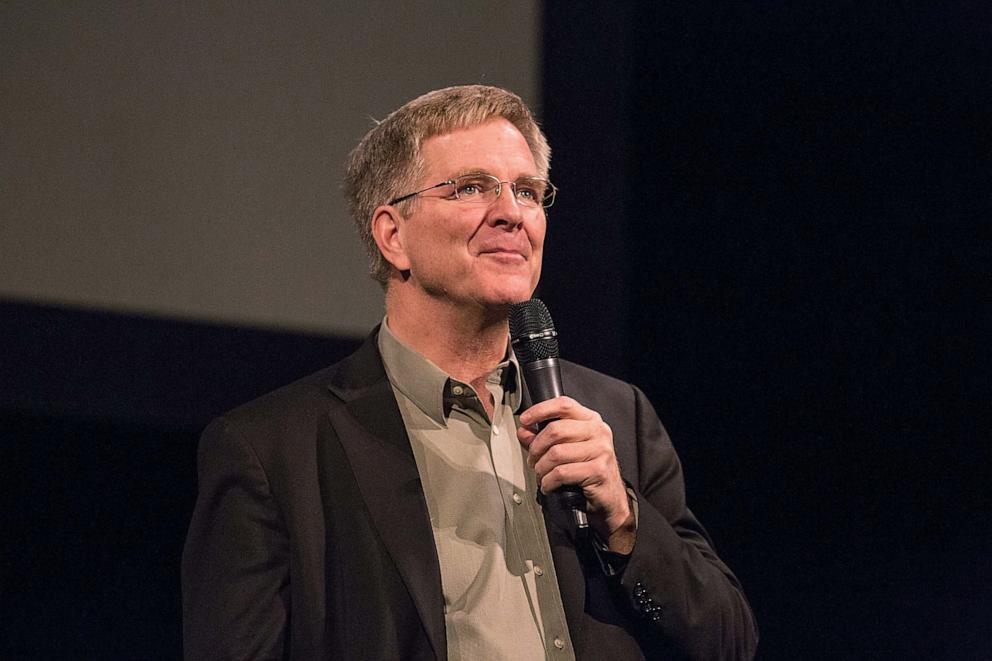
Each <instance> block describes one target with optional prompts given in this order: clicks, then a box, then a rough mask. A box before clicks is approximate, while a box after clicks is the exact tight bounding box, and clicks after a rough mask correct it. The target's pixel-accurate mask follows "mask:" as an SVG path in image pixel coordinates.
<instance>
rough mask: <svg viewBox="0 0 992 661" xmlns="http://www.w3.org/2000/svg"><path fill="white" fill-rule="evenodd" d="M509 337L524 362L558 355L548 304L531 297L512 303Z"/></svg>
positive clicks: (514, 349) (515, 351) (516, 352)
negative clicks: (521, 301) (527, 299)
mask: <svg viewBox="0 0 992 661" xmlns="http://www.w3.org/2000/svg"><path fill="white" fill-rule="evenodd" d="M509 321H510V340H511V341H512V343H513V351H514V353H515V354H516V355H517V358H518V359H519V360H520V362H522V363H532V362H534V361H537V360H544V359H545V358H557V357H558V336H557V333H556V332H555V324H554V322H553V321H551V313H550V312H548V308H547V306H545V305H544V303H543V302H542V301H541V300H540V299H538V298H532V299H530V300H529V301H524V302H523V303H516V304H514V305H512V306H510V316H509Z"/></svg>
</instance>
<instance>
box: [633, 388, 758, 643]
mask: <svg viewBox="0 0 992 661" xmlns="http://www.w3.org/2000/svg"><path fill="white" fill-rule="evenodd" d="M632 387H633V386H632ZM633 389H634V396H635V402H636V404H635V405H636V430H637V432H636V436H637V439H636V441H637V448H636V451H637V459H638V471H637V472H638V474H637V482H636V485H635V495H636V497H637V507H638V517H637V538H636V541H635V544H634V549H633V551H632V552H631V555H630V558H629V560H628V562H627V565H626V568H625V569H624V571H623V574H622V578H621V581H620V584H621V586H622V588H623V590H622V593H623V594H624V596H625V598H626V599H628V600H629V602H628V606H629V607H630V608H631V609H632V610H633V612H634V614H635V615H634V616H635V617H636V618H637V619H639V621H640V623H641V628H642V630H643V631H646V635H647V636H648V637H649V638H652V639H654V640H656V641H657V643H658V646H659V648H661V649H664V650H665V653H668V654H672V656H675V657H678V658H681V657H684V658H689V659H706V660H708V661H710V660H716V659H751V658H753V657H754V654H755V649H756V647H757V642H758V632H757V626H756V623H755V620H754V617H753V615H752V613H751V608H750V606H749V605H748V603H747V600H746V598H745V597H744V593H743V591H742V589H741V585H740V583H739V582H738V580H737V578H736V577H735V576H734V575H733V573H732V572H731V571H730V569H729V568H728V567H727V566H726V565H725V564H724V563H723V561H721V560H720V558H719V557H717V555H716V552H715V551H714V550H713V546H712V542H711V541H710V539H709V537H708V535H707V533H706V531H705V530H704V529H703V527H702V525H701V524H700V523H699V521H697V520H696V518H695V517H694V516H693V514H692V512H690V511H689V509H688V507H687V506H686V502H685V486H684V482H683V478H682V468H681V465H680V463H679V459H678V456H677V455H676V454H675V449H674V448H673V447H672V443H671V441H670V440H669V438H668V434H667V432H666V431H665V429H664V427H663V426H662V424H661V421H660V420H659V419H658V416H657V414H656V413H655V411H654V408H653V407H652V406H651V403H650V402H649V401H648V399H647V398H646V397H645V396H644V394H643V393H642V392H641V391H640V390H639V389H637V388H636V387H634V388H633Z"/></svg>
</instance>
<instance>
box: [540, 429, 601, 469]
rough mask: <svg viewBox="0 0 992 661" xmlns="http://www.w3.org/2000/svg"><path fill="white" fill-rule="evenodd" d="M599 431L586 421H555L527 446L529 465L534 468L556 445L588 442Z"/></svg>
mask: <svg viewBox="0 0 992 661" xmlns="http://www.w3.org/2000/svg"><path fill="white" fill-rule="evenodd" d="M597 431H598V427H597V426H596V425H593V424H590V423H589V422H588V421H585V420H555V421H554V422H552V423H550V424H549V425H548V426H547V427H545V428H544V429H542V430H541V432H540V433H538V434H537V435H536V437H534V438H532V439H530V443H529V444H528V446H527V457H528V463H530V465H531V466H533V465H534V464H535V463H536V462H537V461H538V460H539V459H540V458H541V457H542V456H543V455H544V453H545V452H547V451H548V449H549V448H551V447H553V446H555V445H559V444H563V443H564V444H571V443H581V442H583V441H588V440H590V439H591V438H593V437H594V435H595V433H596V432H597Z"/></svg>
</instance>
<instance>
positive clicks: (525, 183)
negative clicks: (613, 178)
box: [389, 172, 558, 209]
mask: <svg viewBox="0 0 992 661" xmlns="http://www.w3.org/2000/svg"><path fill="white" fill-rule="evenodd" d="M503 184H509V185H510V190H512V191H513V197H514V199H516V201H517V204H519V205H520V206H522V207H532V208H537V207H544V208H545V209H547V208H548V207H550V206H551V205H552V204H554V203H555V194H556V193H557V192H558V189H557V188H555V185H554V184H552V183H551V182H550V181H548V180H547V179H539V178H537V177H522V178H520V179H517V180H516V181H500V180H499V178H498V177H494V176H493V175H491V174H484V173H481V172H477V173H474V174H464V175H462V176H460V177H455V178H454V179H448V180H447V181H442V182H441V183H439V184H434V185H433V186H428V187H427V188H424V189H423V190H418V191H417V192H415V193H408V194H407V195H401V196H399V197H397V198H395V199H393V200H390V202H389V204H398V203H399V202H402V201H403V200H409V199H410V198H411V197H416V196H417V195H420V194H421V193H426V192H427V191H429V190H434V189H435V188H445V187H447V188H448V190H446V191H445V192H444V197H446V198H448V199H451V200H457V201H459V202H461V203H463V204H477V205H479V206H486V205H489V204H492V203H493V202H495V201H496V200H497V198H499V194H500V193H502V192H503Z"/></svg>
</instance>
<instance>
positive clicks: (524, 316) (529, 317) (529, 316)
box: [509, 298, 589, 536]
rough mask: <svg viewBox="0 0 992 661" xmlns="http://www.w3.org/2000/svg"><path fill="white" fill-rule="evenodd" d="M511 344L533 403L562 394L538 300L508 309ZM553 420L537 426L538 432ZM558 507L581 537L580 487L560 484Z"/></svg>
mask: <svg viewBox="0 0 992 661" xmlns="http://www.w3.org/2000/svg"><path fill="white" fill-rule="evenodd" d="M509 321H510V342H511V344H512V345H513V352H514V354H515V355H516V356H517V360H518V361H519V362H520V368H521V369H522V370H523V376H524V382H525V383H526V384H527V390H528V391H529V392H530V397H531V401H532V402H533V403H534V404H537V403H538V402H543V401H545V400H548V399H554V398H555V397H560V396H561V395H564V394H565V391H564V389H563V388H562V384H561V368H560V366H559V364H558V333H557V331H555V324H554V322H553V321H551V313H549V312H548V308H547V307H546V306H545V305H544V303H543V302H541V300H540V299H537V298H532V299H530V300H529V301H524V302H523V303H517V304H515V305H512V306H511V307H510V316H509ZM549 422H552V420H545V421H543V422H541V423H540V424H539V425H538V431H540V430H541V429H544V427H545V426H546V425H547V424H548V423H549ZM553 495H555V496H557V500H558V503H559V506H560V507H561V508H562V509H564V510H566V511H570V512H571V520H572V523H573V525H574V528H575V532H576V533H577V534H578V535H580V536H584V535H586V534H587V533H588V530H589V519H588V518H587V516H586V498H585V495H583V493H582V487H579V486H576V485H563V486H562V487H560V488H559V489H557V490H556V491H555V492H554V494H553Z"/></svg>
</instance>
